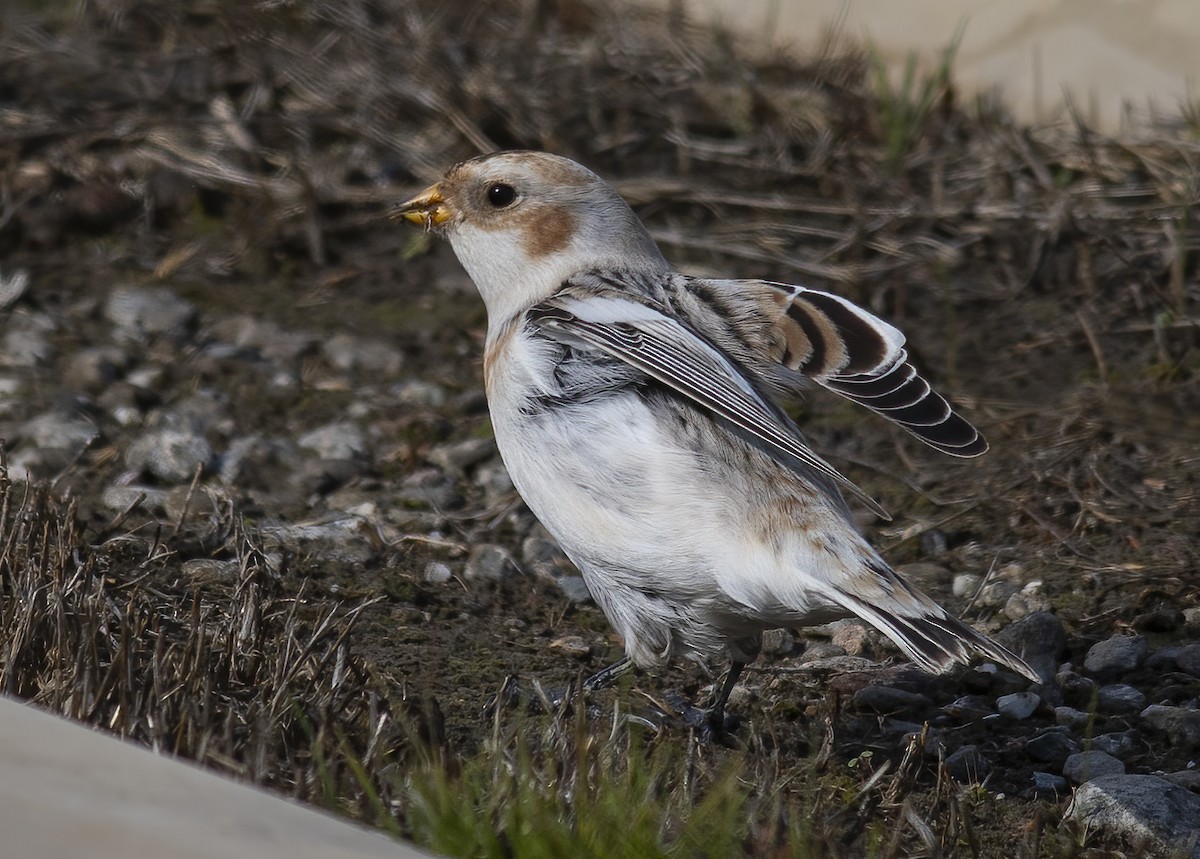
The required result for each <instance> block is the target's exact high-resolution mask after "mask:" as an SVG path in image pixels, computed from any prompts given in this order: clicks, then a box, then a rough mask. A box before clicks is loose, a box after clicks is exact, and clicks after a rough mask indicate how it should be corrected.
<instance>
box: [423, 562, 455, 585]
mask: <svg viewBox="0 0 1200 859" xmlns="http://www.w3.org/2000/svg"><path fill="white" fill-rule="evenodd" d="M453 577H454V571H453V570H452V569H450V565H449V564H446V563H443V562H442V561H430V562H429V563H428V564H426V565H425V572H424V574H423V575H422V578H424V579H425V581H427V582H429V583H430V584H434V585H440V584H445V583H446V582H448V581H450V579H452V578H453Z"/></svg>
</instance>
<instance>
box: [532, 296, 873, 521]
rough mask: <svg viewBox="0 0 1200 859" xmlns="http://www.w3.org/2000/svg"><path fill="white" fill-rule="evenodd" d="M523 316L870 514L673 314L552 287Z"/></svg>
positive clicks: (744, 380)
mask: <svg viewBox="0 0 1200 859" xmlns="http://www.w3.org/2000/svg"><path fill="white" fill-rule="evenodd" d="M526 318H527V319H528V320H529V321H530V322H531V323H532V324H534V325H536V326H537V327H538V328H539V329H540V330H542V331H543V332H545V333H546V334H547V335H548V336H551V337H553V338H555V339H558V340H561V341H562V342H566V343H570V344H572V345H577V346H578V345H582V346H585V347H588V348H592V349H596V350H599V351H600V352H603V353H604V354H606V355H610V356H612V357H614V358H617V359H619V360H621V361H623V362H625V363H626V364H629V365H630V366H632V367H635V368H637V369H638V370H640V371H642V372H643V373H645V374H646V375H647V376H649V377H651V378H653V379H655V380H656V381H658V382H660V383H661V384H663V385H665V386H666V387H668V388H670V389H671V390H673V391H675V392H676V393H678V394H681V395H682V396H684V397H686V398H687V399H688V400H690V401H691V402H693V403H694V404H695V405H697V406H699V407H700V408H702V409H703V410H705V411H706V412H708V413H710V414H711V415H713V416H714V417H716V418H717V419H719V420H721V421H723V422H724V423H726V424H727V425H729V426H731V427H732V428H733V429H734V430H735V431H737V432H738V434H739V435H740V436H741V437H743V438H745V439H746V440H747V441H749V442H751V443H752V444H754V445H755V446H757V447H758V448H759V449H761V450H763V451H764V452H766V453H767V454H768V455H770V456H771V457H773V458H774V459H776V460H777V461H779V462H781V463H782V464H784V465H786V466H788V467H789V468H792V469H793V470H796V471H799V472H801V473H803V472H804V470H805V469H808V470H809V472H810V473H815V474H816V475H819V476H820V477H822V478H825V479H828V480H830V481H833V482H835V483H837V484H838V485H840V486H842V487H843V488H845V489H846V490H848V491H849V492H851V493H852V494H854V495H855V496H856V497H858V498H859V499H860V500H862V501H863V502H864V503H865V504H866V505H867V506H869V507H870V508H871V510H872V511H874V512H875V513H876V514H878V515H880V516H883V517H885V518H890V517H889V516H888V514H887V512H886V511H885V510H883V508H881V507H880V506H879V504H878V503H876V502H875V501H874V500H873V499H872V498H871V497H870V496H868V495H867V494H866V493H864V492H863V491H862V490H861V489H859V488H858V487H857V486H855V485H854V484H853V483H852V482H851V481H849V480H848V479H847V478H845V477H844V476H843V475H842V474H841V473H840V472H838V470H837V469H835V468H834V467H833V466H831V465H830V464H829V463H827V462H826V461H825V460H824V459H822V458H821V457H820V456H819V455H818V454H817V453H816V452H815V451H813V450H812V448H810V447H809V446H808V444H807V443H806V442H805V441H804V438H803V436H802V435H801V434H800V431H799V430H798V429H797V428H796V427H795V425H794V424H792V422H791V421H790V420H788V419H787V417H786V416H785V415H783V413H782V412H780V410H779V409H778V408H777V407H775V406H774V405H773V404H772V403H771V402H770V400H769V399H768V398H767V397H765V396H763V395H762V394H761V393H760V392H759V390H758V388H757V387H756V386H755V385H754V384H753V383H752V382H751V381H750V380H749V378H748V377H747V375H746V373H745V372H744V371H743V370H742V369H740V368H739V367H738V366H737V365H736V364H735V363H734V362H733V360H732V359H731V358H730V357H729V356H728V355H726V354H725V353H723V352H722V351H721V350H720V349H718V348H717V347H716V346H714V345H713V344H712V343H710V342H709V341H708V340H706V339H705V338H703V337H702V336H700V335H699V334H697V332H696V331H694V330H692V329H691V328H690V327H688V326H687V325H685V324H684V323H683V322H681V321H680V320H679V319H678V318H674V317H672V316H668V315H666V314H665V313H663V312H661V311H660V310H658V309H657V308H655V307H652V306H649V305H647V304H645V303H641V302H638V301H634V300H630V299H627V298H625V297H622V296H620V295H618V294H616V293H610V294H597V293H591V294H587V295H577V294H576V295H573V294H570V293H559V294H558V295H556V296H555V297H553V298H550V299H548V300H546V301H544V302H542V303H540V304H538V305H536V306H535V307H533V308H532V309H531V310H530V311H529V312H528V313H527V316H526Z"/></svg>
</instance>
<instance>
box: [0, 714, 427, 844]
mask: <svg viewBox="0 0 1200 859" xmlns="http://www.w3.org/2000/svg"><path fill="white" fill-rule="evenodd" d="M0 854H2V855H3V856H6V857H8V856H11V857H20V859H67V857H71V858H72V859H109V857H113V859H117V857H120V859H141V857H153V859H192V858H193V857H195V859H200V857H203V859H214V857H255V859H276V857H278V859H310V858H311V859H316V857H339V859H359V857H362V859H366V857H372V859H375V857H389V859H418V857H421V856H424V855H425V854H422V853H419V852H418V851H416V850H415V849H413V848H411V847H407V846H405V845H404V844H401V843H399V842H396V841H393V840H392V839H390V838H388V837H386V836H385V835H383V834H382V833H379V832H374V831H371V830H367V829H363V828H360V827H358V826H355V825H353V824H351V823H348V822H346V821H343V820H339V819H337V818H334V817H332V816H329V815H326V814H324V813H321V812H318V811H313V810H310V809H307V808H304V807H302V806H300V805H297V804H295V803H292V802H288V801H287V800H284V799H280V798H278V797H275V796H272V795H270V794H267V793H265V792H263V791H260V790H257V789H255V788H251V787H247V786H245V785H241V784H237V783H235V782H233V781H230V780H228V779H225V778H221V777H220V776H217V775H215V774H213V773H209V772H205V771H203V770H201V769H199V768H197V767H195V766H193V765H190V764H186V763H183V762H180V761H177V760H172V759H170V758H165V757H162V756H159V755H156V754H154V753H153V752H150V751H149V750H147V749H144V748H141V747H139V746H135V745H133V744H131V743H125V742H122V741H120V740H117V739H115V738H113V737H110V736H106V735H103V734H100V733H98V732H96V731H92V730H89V729H87V728H84V727H82V726H80V725H76V724H74V723H71V722H68V721H66V720H64V719H59V718H57V717H55V716H52V715H50V714H48V713H45V712H43V711H41V710H36V709H34V708H32V707H28V706H26V705H24V704H21V703H18V702H16V701H12V700H10V699H6V698H0Z"/></svg>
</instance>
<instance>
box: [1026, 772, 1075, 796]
mask: <svg viewBox="0 0 1200 859" xmlns="http://www.w3.org/2000/svg"><path fill="white" fill-rule="evenodd" d="M1032 780H1033V793H1034V795H1035V796H1037V797H1038V798H1039V799H1050V800H1054V799H1058V798H1059V797H1060V796H1064V795H1066V793H1067V789H1068V785H1067V780H1066V779H1065V778H1063V777H1062V776H1060V775H1055V774H1054V773H1044V772H1035V773H1034V774H1033V776H1032Z"/></svg>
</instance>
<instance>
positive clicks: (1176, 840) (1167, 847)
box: [1066, 775, 1200, 859]
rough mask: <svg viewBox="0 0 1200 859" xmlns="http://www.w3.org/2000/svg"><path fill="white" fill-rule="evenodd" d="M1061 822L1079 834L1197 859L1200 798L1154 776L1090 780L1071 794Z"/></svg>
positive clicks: (1199, 850)
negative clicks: (1075, 827) (1077, 829)
mask: <svg viewBox="0 0 1200 859" xmlns="http://www.w3.org/2000/svg"><path fill="white" fill-rule="evenodd" d="M1066 819H1067V820H1070V821H1072V822H1074V823H1075V824H1077V825H1078V826H1079V827H1080V829H1081V831H1085V832H1089V833H1097V834H1099V835H1101V836H1102V837H1105V838H1108V839H1115V840H1121V841H1125V842H1128V843H1132V844H1158V845H1160V846H1161V847H1162V848H1163V849H1162V851H1161V852H1162V855H1171V856H1185V857H1186V856H1188V855H1190V856H1192V857H1193V859H1200V847H1198V846H1197V844H1196V821H1198V820H1200V796H1197V795H1196V794H1194V793H1191V792H1189V791H1187V790H1186V789H1184V788H1182V787H1180V786H1178V785H1175V784H1172V783H1171V782H1169V781H1167V780H1166V779H1164V778H1160V777H1158V776H1153V775H1109V776H1101V777H1099V778H1094V779H1092V780H1091V781H1089V782H1087V783H1086V784H1085V785H1083V786H1082V787H1081V788H1079V790H1077V791H1076V792H1075V798H1074V799H1073V800H1072V802H1071V806H1070V808H1068V809H1067V814H1066ZM1173 848H1174V849H1173ZM1177 851H1183V852H1177Z"/></svg>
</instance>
